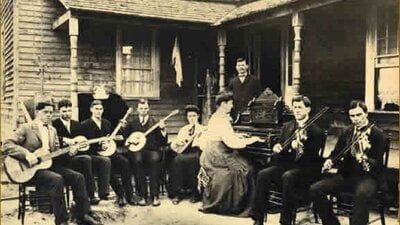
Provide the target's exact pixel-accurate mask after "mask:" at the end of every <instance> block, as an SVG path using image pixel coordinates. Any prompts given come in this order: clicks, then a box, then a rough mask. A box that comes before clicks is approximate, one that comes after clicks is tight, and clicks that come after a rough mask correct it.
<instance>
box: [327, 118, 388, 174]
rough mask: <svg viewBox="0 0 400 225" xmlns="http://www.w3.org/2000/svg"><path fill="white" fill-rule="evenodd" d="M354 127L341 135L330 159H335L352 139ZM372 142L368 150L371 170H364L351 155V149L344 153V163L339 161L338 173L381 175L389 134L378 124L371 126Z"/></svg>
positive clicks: (370, 137) (370, 138)
mask: <svg viewBox="0 0 400 225" xmlns="http://www.w3.org/2000/svg"><path fill="white" fill-rule="evenodd" d="M353 132H354V127H353V126H351V127H349V128H347V129H346V130H345V132H344V133H343V134H342V135H341V136H340V137H339V140H338V142H337V143H336V146H335V149H334V150H333V151H332V153H331V155H330V157H329V158H330V159H334V158H335V157H336V156H337V155H338V154H339V153H340V151H342V150H343V149H344V148H345V146H347V145H348V144H349V143H350V142H351V139H352V136H353ZM368 140H369V142H370V144H371V149H369V150H367V152H366V153H367V156H368V158H369V159H368V162H369V164H370V172H369V173H366V172H364V170H363V168H362V165H361V164H360V163H358V162H357V161H356V160H355V158H354V157H353V156H352V155H351V150H350V151H348V152H347V154H345V155H344V158H343V161H342V163H339V165H338V168H339V171H338V173H340V174H343V175H344V176H362V175H364V174H368V175H371V176H373V177H377V176H380V173H381V171H382V169H383V153H384V152H385V147H386V143H387V136H386V135H385V134H384V133H383V131H382V130H381V129H379V128H378V127H377V126H373V127H372V128H371V133H370V135H369V137H368Z"/></svg>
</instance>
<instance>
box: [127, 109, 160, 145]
mask: <svg viewBox="0 0 400 225" xmlns="http://www.w3.org/2000/svg"><path fill="white" fill-rule="evenodd" d="M157 122H158V121H157V120H156V119H154V117H152V116H149V119H148V120H147V123H146V124H144V126H142V124H141V123H140V121H139V116H137V115H135V116H133V118H132V120H131V121H130V122H129V123H128V125H127V126H126V127H125V129H124V131H123V135H124V137H125V138H127V137H129V135H130V134H131V133H133V132H135V131H140V132H146V131H147V130H148V129H149V128H151V127H152V126H153V125H154V124H156V123H157ZM165 145H167V137H164V136H163V135H162V134H161V130H160V128H156V129H155V130H154V131H153V132H151V133H150V134H149V135H147V136H146V145H145V146H144V149H145V150H156V151H158V150H159V149H160V146H165Z"/></svg>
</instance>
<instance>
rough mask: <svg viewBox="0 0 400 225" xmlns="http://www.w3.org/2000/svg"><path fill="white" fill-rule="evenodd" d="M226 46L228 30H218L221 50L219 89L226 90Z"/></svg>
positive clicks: (219, 48)
mask: <svg viewBox="0 0 400 225" xmlns="http://www.w3.org/2000/svg"><path fill="white" fill-rule="evenodd" d="M225 46H226V32H225V31H224V30H220V31H218V50H219V91H224V90H225Z"/></svg>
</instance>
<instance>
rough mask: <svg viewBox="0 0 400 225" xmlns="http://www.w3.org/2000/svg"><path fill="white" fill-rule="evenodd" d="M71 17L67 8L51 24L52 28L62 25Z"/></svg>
mask: <svg viewBox="0 0 400 225" xmlns="http://www.w3.org/2000/svg"><path fill="white" fill-rule="evenodd" d="M69 19H71V11H70V10H68V11H67V12H66V13H64V14H62V15H61V16H60V17H58V18H57V19H56V20H55V21H54V22H53V25H52V28H53V30H56V29H58V28H59V27H61V26H62V25H64V24H65V23H66V22H68V20H69Z"/></svg>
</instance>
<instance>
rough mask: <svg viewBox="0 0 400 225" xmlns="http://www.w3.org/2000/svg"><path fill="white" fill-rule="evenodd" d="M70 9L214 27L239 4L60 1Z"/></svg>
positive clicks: (160, 0)
mask: <svg viewBox="0 0 400 225" xmlns="http://www.w3.org/2000/svg"><path fill="white" fill-rule="evenodd" d="M59 1H60V2H61V3H62V4H63V5H64V7H65V8H66V9H76V10H86V11H95V12H105V13H112V14H122V15H131V16H138V17H147V18H156V19H167V20H176V21H185V22H196V23H208V24H213V23H215V22H216V21H218V20H219V19H220V18H222V17H223V16H224V15H227V14H228V13H229V12H231V11H232V10H234V9H235V8H236V7H237V6H236V5H235V4H232V3H231V4H228V3H221V2H205V1H191V0H169V1H166V0H150V1H144V0H59Z"/></svg>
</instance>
